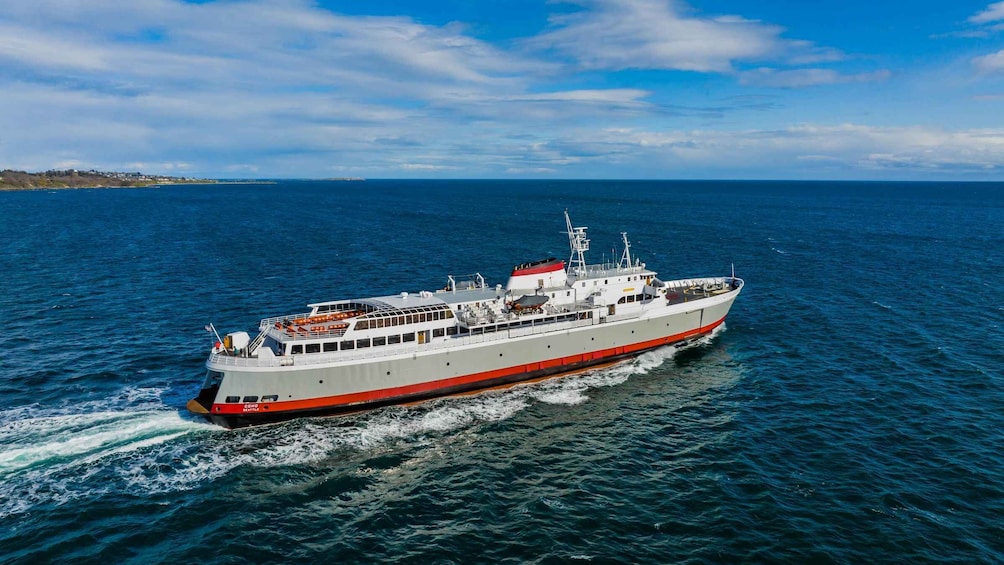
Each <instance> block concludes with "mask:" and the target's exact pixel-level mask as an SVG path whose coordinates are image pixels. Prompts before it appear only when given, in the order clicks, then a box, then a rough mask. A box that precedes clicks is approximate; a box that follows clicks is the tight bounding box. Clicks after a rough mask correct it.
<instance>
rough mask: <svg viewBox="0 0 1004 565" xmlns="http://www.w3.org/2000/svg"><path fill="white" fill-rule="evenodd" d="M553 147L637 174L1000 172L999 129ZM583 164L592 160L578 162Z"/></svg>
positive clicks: (808, 131)
mask: <svg viewBox="0 0 1004 565" xmlns="http://www.w3.org/2000/svg"><path fill="white" fill-rule="evenodd" d="M555 145H559V146H562V147H563V151H564V152H565V153H568V154H583V155H587V154H602V156H601V157H598V159H604V160H613V159H616V160H617V161H618V164H619V168H620V170H624V171H627V170H634V171H635V172H636V175H638V176H641V177H645V176H661V177H663V178H666V177H670V178H671V177H673V176H679V175H681V173H682V174H684V175H685V174H686V173H687V172H689V171H714V172H715V174H716V176H719V177H754V178H756V177H765V176H766V177H770V176H774V177H786V178H792V177H794V178H798V177H803V178H820V177H823V178H869V177H886V176H888V177H891V178H902V177H904V176H906V177H909V176H910V175H929V174H938V173H942V174H948V175H970V174H986V173H987V172H988V171H990V172H993V171H996V173H997V174H1000V172H1002V171H1004V130H993V129H976V130H957V131H951V130H943V129H938V128H926V127H874V126H865V125H859V124H843V125H837V126H827V125H814V124H805V125H798V126H792V127H789V128H785V129H778V130H757V129H751V130H729V131H727V130H690V131H670V132H659V131H648V130H625V129H610V130H605V131H603V132H597V133H595V134H594V135H592V136H587V135H586V134H584V133H583V132H577V133H576V136H575V139H574V140H573V139H568V140H567V141H565V142H559V143H556V144H555ZM582 159H583V160H584V161H586V162H588V161H591V160H593V159H594V158H592V157H583V158H582Z"/></svg>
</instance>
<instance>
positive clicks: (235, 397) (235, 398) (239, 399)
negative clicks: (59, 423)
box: [226, 396, 241, 402]
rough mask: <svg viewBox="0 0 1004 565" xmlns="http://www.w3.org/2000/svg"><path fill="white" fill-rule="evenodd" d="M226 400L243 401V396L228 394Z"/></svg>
mask: <svg viewBox="0 0 1004 565" xmlns="http://www.w3.org/2000/svg"><path fill="white" fill-rule="evenodd" d="M226 401H227V402H240V401H241V397H239V396H228V397H227V400H226Z"/></svg>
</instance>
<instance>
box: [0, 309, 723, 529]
mask: <svg viewBox="0 0 1004 565" xmlns="http://www.w3.org/2000/svg"><path fill="white" fill-rule="evenodd" d="M723 329H724V325H723V326H721V327H719V328H718V329H716V330H715V332H713V333H712V334H711V335H710V336H706V337H704V338H701V339H700V340H697V341H696V342H693V343H692V344H690V345H688V346H687V347H692V346H699V345H702V344H705V343H707V342H708V341H710V340H711V339H713V338H714V336H715V335H717V334H718V333H719V332H721V331H723ZM677 351H679V348H675V347H664V348H660V349H658V350H655V351H651V352H647V353H645V354H643V355H641V356H639V357H636V358H634V359H632V360H629V361H625V362H623V363H619V364H617V365H613V366H610V367H606V368H602V369H596V370H592V371H588V372H585V373H581V374H577V375H570V376H564V377H559V378H554V379H550V380H545V381H541V382H538V383H532V384H524V385H518V386H515V387H512V388H509V389H505V390H494V391H487V392H484V393H481V394H477V395H472V396H463V397H454V398H447V399H440V400H436V401H431V402H427V403H424V404H420V405H417V406H413V407H408V408H404V407H393V408H387V409H383V410H377V411H373V412H367V413H363V414H359V415H355V416H348V417H344V418H331V419H306V420H297V421H293V422H287V423H283V424H278V425H274V426H262V427H256V428H248V429H242V430H236V431H226V430H223V429H222V428H219V427H216V426H212V425H210V424H208V423H204V422H203V421H201V420H200V419H197V418H196V417H194V416H191V417H189V416H187V415H182V414H180V413H179V412H178V411H177V410H174V409H168V407H167V406H164V405H163V403H162V402H161V401H160V396H161V394H162V393H163V392H164V390H160V389H124V390H123V391H121V392H120V393H119V395H118V396H117V397H116V400H115V402H114V403H113V404H118V405H121V406H122V409H121V410H119V409H113V410H108V409H105V410H100V409H99V408H98V407H99V406H103V407H106V408H107V406H108V405H109V403H108V402H107V401H105V402H103V403H101V404H98V403H97V402H94V403H90V402H84V403H78V404H74V405H72V406H67V407H60V408H55V409H52V408H42V407H39V406H28V407H18V408H12V409H8V410H6V411H0V446H2V447H0V518H2V517H5V516H8V515H11V514H15V513H20V512H24V511H26V510H29V509H30V508H32V507H33V506H36V505H38V504H42V503H56V504H63V503H67V502H70V501H73V500H79V499H88V498H93V497H99V496H102V495H103V494H105V493H108V492H131V493H136V494H139V495H149V494H155V493H164V492H176V491H182V490H189V489H192V488H195V487H197V486H199V485H200V484H205V483H206V482H209V481H213V480H217V479H219V478H221V477H224V476H226V475H227V474H228V473H230V472H231V471H233V470H235V469H237V468H245V467H249V466H250V467H281V466H294V465H315V464H320V465H324V464H325V462H326V461H328V460H330V459H331V458H332V457H334V456H337V455H338V453H339V452H340V451H344V450H352V451H364V452H365V451H370V450H373V449H383V448H386V447H387V446H388V444H392V443H394V442H398V441H406V442H419V443H424V442H430V441H436V439H435V438H436V437H437V436H441V435H443V434H451V433H455V432H457V431H460V430H464V429H470V428H472V427H475V426H478V425H483V424H486V423H493V422H499V421H503V420H506V419H509V418H512V417H513V416H514V415H516V414H518V413H519V412H521V411H523V410H525V409H526V408H527V407H529V406H531V405H532V404H533V403H535V402H543V403H548V404H567V405H574V404H580V403H582V402H586V401H587V400H588V398H589V396H588V393H589V391H590V390H591V389H596V388H602V387H609V386H615V385H619V384H621V383H623V382H624V381H626V380H627V379H628V378H629V377H630V376H632V375H637V374H644V373H647V372H649V371H652V370H653V369H656V368H658V367H659V366H661V365H663V364H664V363H665V362H666V361H668V360H669V359H671V358H672V357H673V356H674V355H675V354H676V352H677Z"/></svg>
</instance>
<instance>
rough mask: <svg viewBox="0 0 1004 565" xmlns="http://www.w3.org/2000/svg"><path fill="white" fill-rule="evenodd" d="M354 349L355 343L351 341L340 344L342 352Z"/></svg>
mask: <svg viewBox="0 0 1004 565" xmlns="http://www.w3.org/2000/svg"><path fill="white" fill-rule="evenodd" d="M355 348H356V342H354V341H352V340H349V341H343V342H342V351H345V350H346V349H355Z"/></svg>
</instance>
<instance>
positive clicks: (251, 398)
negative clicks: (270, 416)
mask: <svg viewBox="0 0 1004 565" xmlns="http://www.w3.org/2000/svg"><path fill="white" fill-rule="evenodd" d="M242 402H258V396H256V395H251V396H245V397H244V400H243V401H242Z"/></svg>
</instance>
